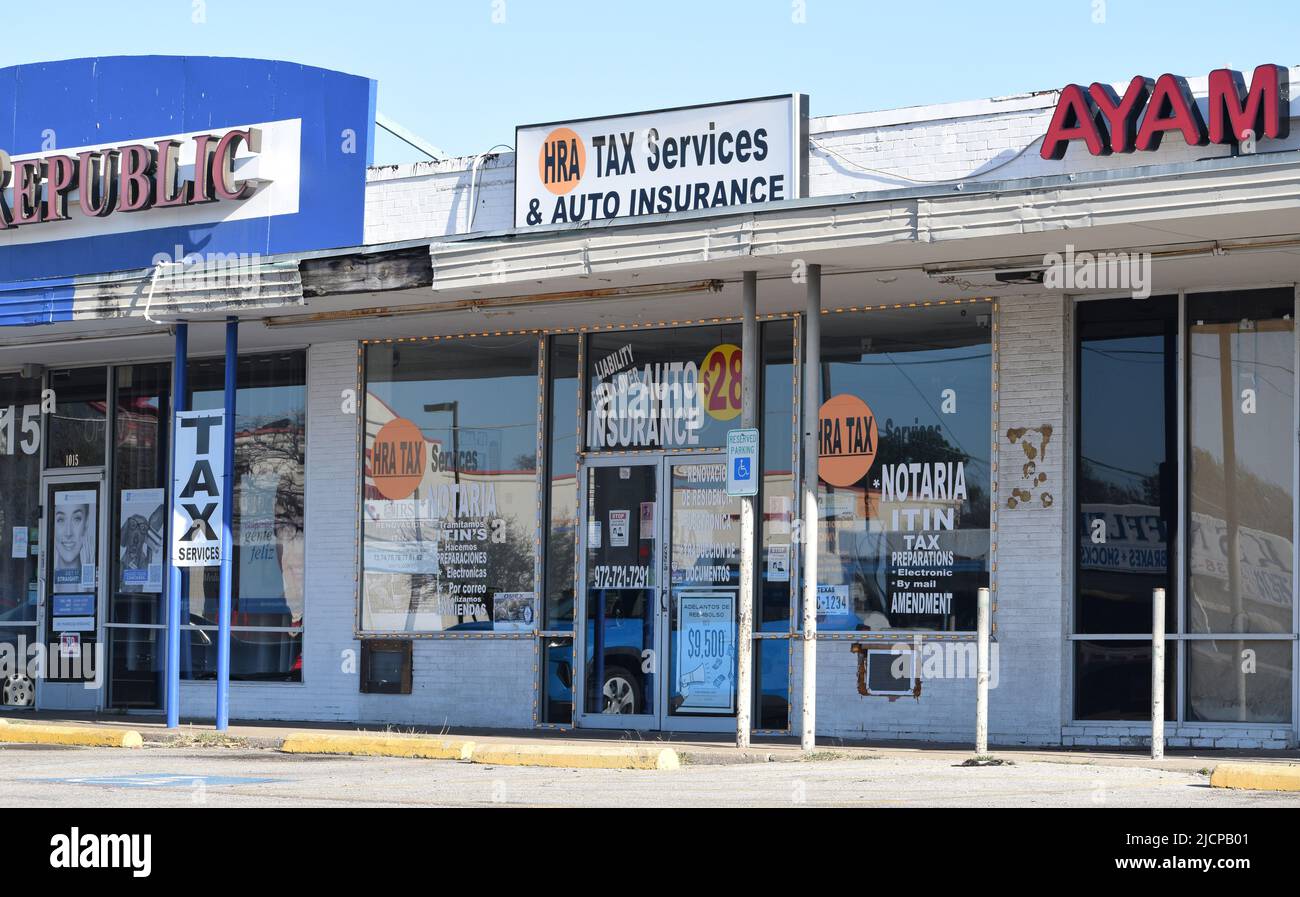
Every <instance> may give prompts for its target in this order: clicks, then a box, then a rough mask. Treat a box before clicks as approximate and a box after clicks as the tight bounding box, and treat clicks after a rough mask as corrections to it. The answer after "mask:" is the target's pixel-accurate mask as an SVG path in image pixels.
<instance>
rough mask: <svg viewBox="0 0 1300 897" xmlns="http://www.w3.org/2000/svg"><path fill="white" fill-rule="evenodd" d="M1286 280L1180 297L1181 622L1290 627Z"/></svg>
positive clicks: (1290, 377)
mask: <svg viewBox="0 0 1300 897" xmlns="http://www.w3.org/2000/svg"><path fill="white" fill-rule="evenodd" d="M1292 303H1293V295H1292V292H1291V291H1290V290H1285V291H1269V292H1261V293H1255V294H1247V295H1231V294H1228V295H1224V294H1219V295H1214V296H1195V297H1189V299H1188V309H1187V313H1188V340H1189V353H1188V354H1189V362H1188V368H1189V369H1188V403H1187V410H1188V433H1189V436H1190V445H1189V447H1188V461H1189V464H1190V470H1189V473H1188V487H1189V490H1190V500H1191V529H1190V533H1189V538H1188V587H1189V592H1190V594H1189V595H1188V607H1187V611H1188V629H1189V631H1191V632H1286V633H1289V632H1291V631H1292V626H1293V623H1292V613H1291V607H1292V589H1293V586H1294V575H1293V570H1292V567H1293V564H1292V557H1293V549H1292V544H1293V543H1292V534H1291V533H1292V515H1293V504H1294V498H1295V492H1294V487H1293V483H1292V477H1293V463H1294V462H1293V458H1292V452H1293V449H1294V447H1295V432H1296V428H1295V412H1294V407H1295V406H1294V397H1295V332H1294V322H1293V321H1292V320H1291V315H1292Z"/></svg>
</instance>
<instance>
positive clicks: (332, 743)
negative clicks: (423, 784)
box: [280, 732, 474, 760]
mask: <svg viewBox="0 0 1300 897" xmlns="http://www.w3.org/2000/svg"><path fill="white" fill-rule="evenodd" d="M280 750H281V751H284V752H285V753H287V754H352V755H355V756H359V757H419V758H422V759H426V760H468V759H469V757H470V754H471V752H472V751H473V750H474V742H472V741H448V740H446V739H443V738H434V737H430V736H427V735H371V734H366V733H364V732H358V733H356V734H332V733H318V732H292V733H290V734H289V735H287V736H285V739H284V741H283V743H281V745H280Z"/></svg>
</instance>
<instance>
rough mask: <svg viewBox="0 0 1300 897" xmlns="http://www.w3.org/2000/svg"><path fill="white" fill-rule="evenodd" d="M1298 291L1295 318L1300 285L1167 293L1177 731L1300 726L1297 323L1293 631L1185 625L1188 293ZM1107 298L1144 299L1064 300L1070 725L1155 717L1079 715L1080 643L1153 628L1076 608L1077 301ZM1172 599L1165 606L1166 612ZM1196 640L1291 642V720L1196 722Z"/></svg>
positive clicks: (1144, 638) (1299, 329)
mask: <svg viewBox="0 0 1300 897" xmlns="http://www.w3.org/2000/svg"><path fill="white" fill-rule="evenodd" d="M1282 289H1290V290H1292V315H1293V318H1292V320H1297V317H1296V316H1297V314H1298V313H1300V284H1295V283H1287V284H1277V283H1263V284H1246V285H1233V286H1231V287H1228V286H1218V287H1198V288H1195V289H1189V290H1175V291H1169V292H1167V293H1163V294H1162V295H1177V297H1178V338H1177V340H1176V343H1175V346H1176V349H1175V368H1176V371H1177V388H1176V396H1177V399H1176V405H1177V410H1176V414H1177V418H1176V425H1177V431H1178V442H1177V460H1178V487H1177V488H1178V499H1179V501H1178V516H1179V519H1178V533H1177V537H1176V539H1175V541H1174V545H1173V546H1172V552H1173V554H1174V557H1173V559H1172V561H1171V562H1172V563H1173V564H1174V569H1175V571H1176V574H1175V583H1176V584H1177V600H1176V601H1174V602H1172V606H1173V607H1174V608H1175V618H1176V624H1175V626H1174V628H1173V629H1172V630H1169V629H1168V628H1167V631H1166V633H1165V651H1166V654H1168V653H1169V652H1170V651H1173V652H1176V655H1177V656H1176V658H1175V663H1174V669H1175V671H1176V679H1177V681H1176V683H1175V689H1174V694H1175V696H1176V703H1177V707H1176V712H1175V714H1174V715H1173V718H1172V719H1169V720H1167V723H1168V724H1170V725H1172V726H1173V727H1174V728H1175V730H1189V731H1190V730H1196V729H1226V730H1251V729H1253V730H1258V729H1288V730H1290V731H1291V732H1292V733H1295V732H1300V676H1297V673H1298V672H1300V601H1298V600H1297V596H1300V579H1297V574H1300V538H1297V536H1300V326H1296V328H1295V333H1294V343H1295V346H1294V350H1293V365H1294V374H1293V378H1294V381H1293V382H1294V386H1293V408H1292V414H1293V422H1294V423H1295V424H1296V427H1297V430H1298V432H1295V433H1293V434H1292V461H1291V475H1292V492H1293V495H1292V499H1293V500H1292V512H1291V521H1292V522H1291V526H1292V543H1293V544H1292V600H1291V626H1292V630H1291V632H1290V633H1263V632H1260V633H1253V632H1246V633H1240V632H1238V633H1222V632H1207V633H1198V632H1188V631H1187V625H1186V616H1187V588H1188V570H1187V562H1188V557H1189V555H1188V549H1187V535H1188V526H1189V524H1190V522H1191V508H1190V501H1189V496H1188V490H1189V488H1190V483H1189V480H1188V465H1189V459H1188V447H1189V442H1190V436H1189V431H1188V426H1189V420H1190V415H1189V413H1188V389H1189V381H1190V367H1189V366H1190V362H1191V358H1190V355H1189V351H1188V346H1189V340H1188V335H1189V330H1188V317H1187V305H1188V303H1187V299H1188V297H1189V296H1197V295H1207V294H1223V293H1242V292H1252V291H1257V290H1282ZM1108 299H1128V300H1130V301H1141V300H1137V299H1133V297H1132V296H1131V294H1129V293H1111V292H1103V293H1097V294H1078V293H1067V294H1066V295H1065V302H1066V321H1065V323H1066V333H1065V340H1066V341H1065V346H1066V347H1067V348H1066V351H1065V358H1066V366H1067V367H1066V372H1065V383H1066V384H1067V394H1068V395H1067V400H1066V406H1067V407H1066V409H1065V410H1066V420H1067V421H1068V426H1069V427H1070V428H1071V432H1070V433H1069V434H1068V437H1067V443H1066V444H1068V445H1069V446H1070V451H1071V452H1072V463H1071V464H1068V465H1067V468H1068V469H1067V473H1066V476H1067V477H1068V480H1067V483H1068V486H1067V488H1068V491H1069V494H1070V495H1071V501H1072V503H1071V506H1070V509H1069V514H1068V520H1067V522H1066V526H1065V527H1064V530H1065V532H1064V536H1065V540H1066V541H1065V546H1066V555H1067V557H1070V558H1072V559H1073V560H1071V561H1069V562H1068V563H1067V564H1066V569H1065V574H1066V582H1067V586H1066V593H1065V598H1066V602H1065V613H1066V616H1067V623H1068V633H1067V635H1066V637H1065V641H1066V645H1068V651H1067V659H1066V663H1065V665H1064V669H1063V671H1062V672H1063V674H1064V675H1063V677H1062V678H1063V681H1064V682H1065V683H1066V688H1067V692H1066V695H1065V696H1063V697H1065V698H1066V699H1068V701H1069V710H1068V713H1066V714H1064V715H1063V725H1066V726H1070V727H1080V726H1098V725H1100V726H1111V727H1116V726H1118V727H1124V726H1137V727H1142V726H1144V725H1145V726H1147V727H1149V726H1150V722H1149V721H1147V722H1145V723H1144V722H1142V721H1138V720H1103V719H1080V718H1079V717H1078V714H1077V706H1078V682H1077V681H1076V680H1077V676H1076V674H1075V665H1076V661H1075V652H1076V648H1075V643H1077V642H1087V641H1134V642H1146V643H1148V644H1149V643H1150V642H1151V634H1150V633H1145V634H1144V633H1079V632H1077V631H1076V629H1077V628H1078V627H1077V620H1076V613H1077V610H1078V552H1077V551H1075V550H1074V546H1076V545H1077V544H1078V538H1079V532H1078V491H1077V485H1078V480H1077V466H1078V455H1079V444H1078V439H1079V407H1080V406H1079V365H1078V343H1079V337H1078V333H1079V307H1080V305H1082V304H1083V303H1085V302H1097V301H1104V300H1108ZM1169 607H1170V605H1169V604H1167V605H1166V613H1168V612H1169V611H1168V608H1169ZM1195 641H1233V642H1237V641H1240V642H1252V641H1285V642H1291V719H1290V721H1288V722H1240V721H1222V722H1219V721H1212V720H1194V719H1190V718H1189V714H1188V698H1189V695H1188V680H1189V678H1190V664H1191V653H1192V652H1191V651H1190V650H1189V648H1188V647H1187V646H1188V644H1189V643H1191V642H1195Z"/></svg>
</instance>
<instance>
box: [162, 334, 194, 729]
mask: <svg viewBox="0 0 1300 897" xmlns="http://www.w3.org/2000/svg"><path fill="white" fill-rule="evenodd" d="M188 355H189V325H188V324H185V323H179V324H177V325H176V355H175V358H174V360H173V361H172V440H171V456H172V462H171V465H170V466H171V469H172V471H173V475H174V471H175V469H176V444H177V441H176V437H177V431H178V429H179V426H178V423H177V417H176V412H178V411H184V410H186V404H187V403H186V401H185V388H186V387H185V365H186V361H187V357H188ZM168 492H169V494H170V496H171V500H170V502H169V508H168V510H169V512H170V513H169V515H168V517H169V519H170V521H171V523H170V526H169V533H168V546H167V551H168V554H170V555H172V557H171V558H169V559H168V564H167V689H166V690H167V728H169V729H175V728H177V727H179V726H180V724H181V588H182V584H183V582H184V578H185V573H184V571H183V570H182V568H180V567H177V566H176V565H175V563H174V561H175V553H174V548H173V543H174V541H175V538H176V534H175V533H174V532H171V530H172V529H174V528H175V526H176V490H175V488H172V489H169V490H168Z"/></svg>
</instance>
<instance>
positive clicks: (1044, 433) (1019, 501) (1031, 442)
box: [1007, 424, 1056, 510]
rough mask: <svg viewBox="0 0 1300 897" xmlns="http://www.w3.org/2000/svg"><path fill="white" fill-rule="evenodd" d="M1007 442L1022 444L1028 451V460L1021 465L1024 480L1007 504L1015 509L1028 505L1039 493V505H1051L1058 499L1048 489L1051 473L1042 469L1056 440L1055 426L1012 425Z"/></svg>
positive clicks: (1023, 448) (1026, 457)
mask: <svg viewBox="0 0 1300 897" xmlns="http://www.w3.org/2000/svg"><path fill="white" fill-rule="evenodd" d="M1007 442H1009V443H1011V444H1012V445H1019V446H1020V449H1021V451H1023V452H1024V453H1025V463H1024V464H1023V465H1021V468H1020V476H1021V480H1020V482H1019V483H1018V484H1016V485H1014V486H1012V487H1011V495H1010V497H1008V498H1007V507H1008V508H1010V509H1012V510H1014V509H1016V508H1018V507H1021V506H1024V505H1028V504H1029V503H1031V502H1033V501H1034V493H1035V492H1037V493H1038V502H1039V506H1040V507H1044V508H1050V507H1051V506H1052V505H1053V504H1054V503H1055V501H1056V499H1055V497H1054V496H1053V495H1052V493H1051V492H1050V491H1049V490H1047V489H1046V488H1044V487H1045V486H1046V484H1047V474H1046V473H1045V472H1044V471H1042V470H1041V469H1040V466H1041V465H1042V464H1043V462H1044V461H1046V460H1047V447H1048V446H1049V445H1050V444H1051V442H1052V425H1051V424H1043V425H1041V426H1038V427H1011V428H1010V429H1008V430H1007Z"/></svg>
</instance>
